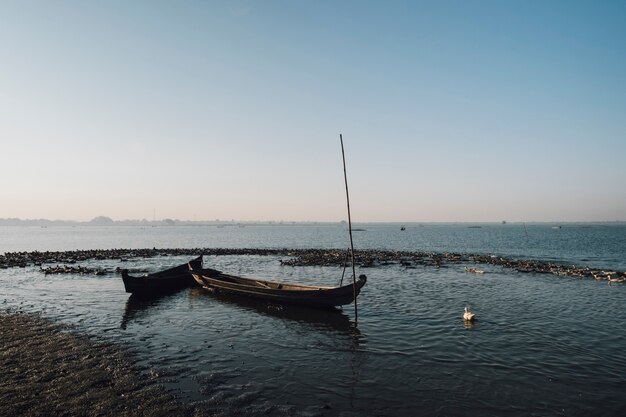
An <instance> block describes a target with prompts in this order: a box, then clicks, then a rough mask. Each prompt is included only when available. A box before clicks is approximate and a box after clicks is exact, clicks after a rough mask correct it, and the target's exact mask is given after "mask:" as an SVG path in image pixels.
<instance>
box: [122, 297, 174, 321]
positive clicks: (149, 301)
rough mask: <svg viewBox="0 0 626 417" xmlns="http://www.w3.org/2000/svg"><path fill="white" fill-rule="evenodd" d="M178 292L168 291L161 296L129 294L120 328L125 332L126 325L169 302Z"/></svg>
mask: <svg viewBox="0 0 626 417" xmlns="http://www.w3.org/2000/svg"><path fill="white" fill-rule="evenodd" d="M179 292H180V291H170V292H167V293H161V294H151V295H142V294H131V295H130V297H128V300H126V305H125V307H124V314H123V315H122V322H121V323H120V327H121V328H122V329H123V330H126V327H127V326H128V324H129V323H130V322H131V321H133V320H134V319H136V318H137V316H138V315H141V314H142V313H144V312H146V311H147V310H150V309H152V308H155V307H157V306H159V305H160V304H163V303H164V302H167V301H169V300H170V299H172V298H173V297H175V296H176V295H178V294H179Z"/></svg>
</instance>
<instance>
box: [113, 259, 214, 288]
mask: <svg viewBox="0 0 626 417" xmlns="http://www.w3.org/2000/svg"><path fill="white" fill-rule="evenodd" d="M190 267H191V268H201V267H202V256H200V257H198V258H196V259H193V260H191V261H190V262H188V263H185V264H182V265H178V266H176V267H174V268H170V269H166V270H164V271H159V272H156V273H154V274H147V275H143V276H132V275H129V273H128V270H126V269H124V270H123V271H122V281H123V282H124V289H125V290H126V292H128V293H132V294H145V295H152V294H164V293H168V292H173V291H177V290H180V289H182V288H187V287H190V286H192V285H194V283H195V281H194V279H193V278H192V277H191V275H189V268H190Z"/></svg>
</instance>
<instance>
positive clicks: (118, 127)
mask: <svg viewBox="0 0 626 417" xmlns="http://www.w3.org/2000/svg"><path fill="white" fill-rule="evenodd" d="M35 3H36V6H33V5H32V4H31V3H28V4H27V3H23V2H4V3H3V4H2V5H0V39H3V40H2V41H0V59H1V60H2V62H3V63H4V64H3V70H2V77H0V143H1V145H2V146H1V147H0V178H2V182H0V218H22V219H42V218H44V219H59V220H66V221H69V220H77V221H89V220H91V219H93V218H94V217H97V216H101V215H105V216H108V217H111V218H112V219H115V220H124V219H143V218H145V219H148V220H151V219H152V218H153V217H155V218H160V219H165V218H171V219H187V220H189V221H193V219H198V221H213V220H214V219H228V220H230V219H236V221H262V222H267V221H281V220H282V221H285V222H293V221H296V222H315V221H318V222H337V221H341V220H347V214H346V201H345V189H344V183H343V167H342V161H341V149H340V145H339V134H340V133H341V134H343V138H344V142H345V148H346V162H347V172H348V182H349V186H350V204H351V209H352V220H353V222H355V223H370V222H395V223H403V222H405V223H420V222H422V223H432V222H434V223H447V222H450V223H454V222H466V223H472V222H501V221H502V220H506V221H507V222H614V221H625V220H626V186H624V184H626V163H624V161H626V118H625V117H624V114H626V72H625V71H624V68H626V55H624V53H623V40H624V39H626V21H625V16H626V4H625V3H621V2H607V3H593V2H589V3H586V2H565V1H555V2H544V3H502V2H445V1H443V2H433V3H422V2H389V3H376V2H341V3H336V2H312V3H306V2H296V3H282V2H273V1H268V2H254V1H241V2H230V1H228V2H211V3H174V4H173V3H169V2H144V1H138V2H131V3H126V2H103V3H97V2H87V3H85V2H74V1H65V2H54V3H50V2H35ZM154 210H156V215H154V214H153V213H154ZM202 219H205V220H202Z"/></svg>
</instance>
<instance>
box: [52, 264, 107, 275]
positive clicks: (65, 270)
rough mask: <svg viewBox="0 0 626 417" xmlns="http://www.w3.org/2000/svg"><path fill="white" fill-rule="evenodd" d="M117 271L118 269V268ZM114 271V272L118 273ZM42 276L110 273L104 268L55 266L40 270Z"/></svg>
mask: <svg viewBox="0 0 626 417" xmlns="http://www.w3.org/2000/svg"><path fill="white" fill-rule="evenodd" d="M118 270H119V268H118ZM118 270H116V272H118ZM41 272H43V273H44V274H46V275H48V274H82V275H105V274H107V273H109V272H111V271H109V270H107V269H104V268H90V267H88V266H70V265H56V266H50V267H47V268H41Z"/></svg>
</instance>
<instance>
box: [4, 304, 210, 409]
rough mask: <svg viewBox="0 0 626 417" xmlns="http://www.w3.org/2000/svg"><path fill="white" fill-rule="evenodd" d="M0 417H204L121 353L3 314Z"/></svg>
mask: <svg viewBox="0 0 626 417" xmlns="http://www.w3.org/2000/svg"><path fill="white" fill-rule="evenodd" d="M0 375H2V378H0V416H192V415H193V416H201V415H206V414H205V413H203V412H202V411H201V410H199V409H198V407H196V406H195V405H193V404H183V403H180V402H178V401H176V400H175V399H174V398H173V397H172V396H171V395H170V394H169V393H168V392H167V391H165V390H164V389H162V388H160V387H157V386H155V385H154V384H152V383H151V381H150V380H149V378H147V377H145V376H142V375H140V373H139V371H138V369H137V368H136V367H135V366H133V364H132V362H131V361H130V360H129V358H128V354H127V353H125V352H124V351H123V350H122V349H120V348H118V347H116V346H113V345H108V344H103V343H100V342H94V341H92V340H90V339H89V338H87V337H86V336H81V335H78V334H75V333H72V332H68V331H63V329H62V328H61V327H60V326H59V325H55V324H53V323H51V322H49V321H47V320H45V319H43V318H40V317H37V316H32V315H22V314H11V313H7V312H2V311H0Z"/></svg>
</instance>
